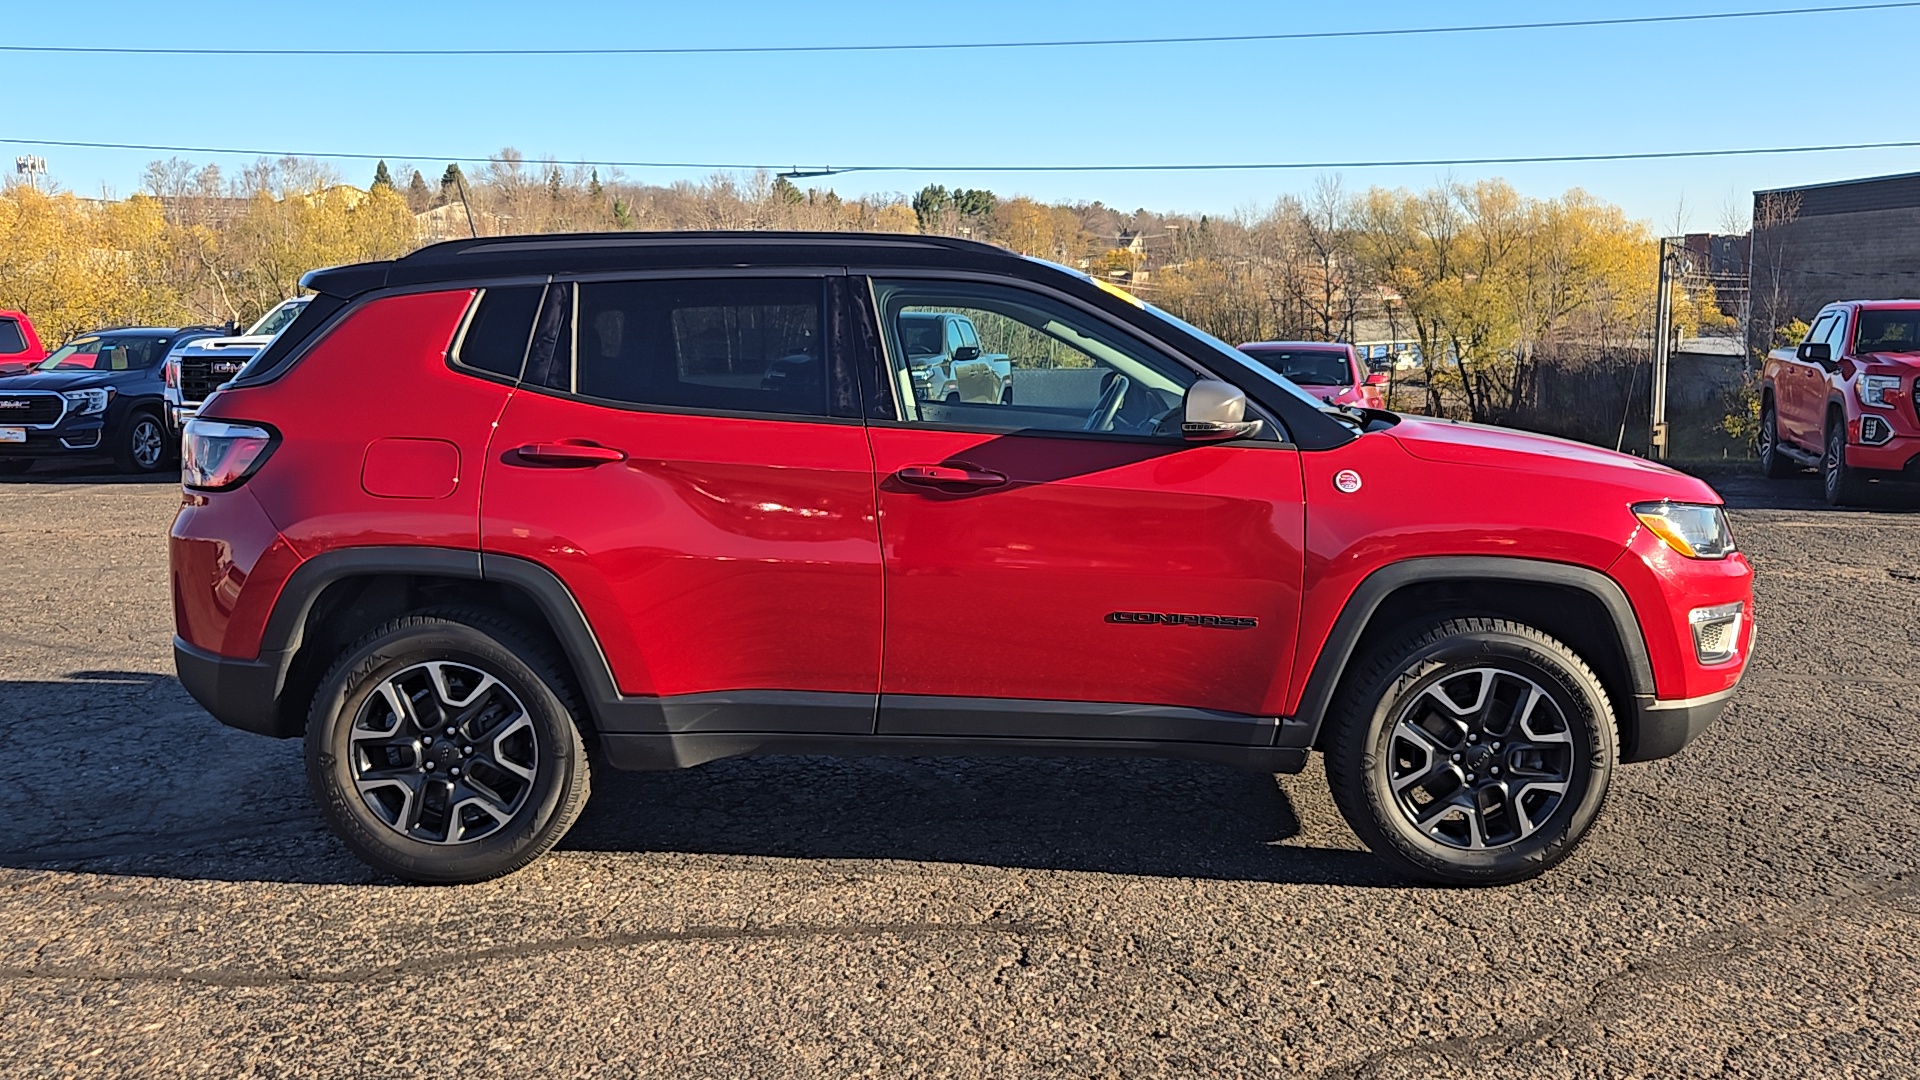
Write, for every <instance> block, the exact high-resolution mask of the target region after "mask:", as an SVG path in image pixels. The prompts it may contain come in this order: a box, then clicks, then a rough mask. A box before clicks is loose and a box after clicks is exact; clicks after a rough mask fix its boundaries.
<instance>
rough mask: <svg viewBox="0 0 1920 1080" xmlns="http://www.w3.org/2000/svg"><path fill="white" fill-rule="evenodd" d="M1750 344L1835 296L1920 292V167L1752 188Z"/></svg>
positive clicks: (1763, 343) (1760, 343)
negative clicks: (1863, 176)
mask: <svg viewBox="0 0 1920 1080" xmlns="http://www.w3.org/2000/svg"><path fill="white" fill-rule="evenodd" d="M1749 275H1750V278H1749V280H1750V283H1751V288H1750V291H1749V296H1750V303H1751V304H1752V317H1751V320H1750V326H1751V332H1750V334H1749V337H1748V341H1749V343H1750V344H1751V345H1752V346H1753V347H1755V348H1762V349H1763V348H1766V347H1767V345H1768V344H1769V342H1770V339H1771V338H1772V336H1773V335H1774V334H1776V333H1777V332H1778V331H1779V329H1780V328H1781V327H1784V326H1786V325H1788V324H1789V323H1791V322H1793V321H1794V320H1796V319H1799V320H1802V321H1810V320H1812V318H1813V316H1814V315H1815V314H1817V313H1818V312H1819V310H1820V308H1821V307H1822V306H1824V305H1826V304H1828V303H1831V302H1833V301H1835V300H1852V299H1897V298H1904V297H1920V173H1906V174H1903V175H1900V176H1876V177H1870V178H1868V179H1865V180H1841V181H1837V182H1835V183H1831V184H1812V185H1808V186H1806V187H1794V188H1779V189H1777V190H1774V191H1756V192H1754V193H1753V248H1752V258H1751V262H1750V264H1749Z"/></svg>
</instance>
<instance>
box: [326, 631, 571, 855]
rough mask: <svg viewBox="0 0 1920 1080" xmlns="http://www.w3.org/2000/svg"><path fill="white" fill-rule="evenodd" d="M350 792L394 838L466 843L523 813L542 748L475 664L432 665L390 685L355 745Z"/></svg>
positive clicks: (357, 731) (363, 721)
mask: <svg viewBox="0 0 1920 1080" xmlns="http://www.w3.org/2000/svg"><path fill="white" fill-rule="evenodd" d="M348 743H349V747H350V751H349V752H350V754H351V761H350V769H351V771H352V776H353V783H354V786H355V788H357V789H358V791H359V793H360V797H361V799H362V800H364V801H365V803H366V805H367V807H368V809H370V810H372V811H373V813H374V815H375V816H376V817H378V818H379V819H380V821H382V822H383V823H385V824H386V826H387V827H388V828H389V829H392V830H393V831H395V832H397V833H399V834H401V835H402V836H405V837H407V838H408V839H411V840H417V841H420V842H423V843H428V844H441V845H450V844H466V843H472V842H474V841H477V840H481V839H484V838H486V837H488V836H491V835H493V834H494V833H496V832H498V831H499V830H500V829H502V828H504V827H505V826H506V825H507V824H508V823H509V822H511V821H512V820H513V817H514V815H515V814H516V813H518V812H519V811H520V809H521V807H523V806H524V805H526V802H527V798H528V796H529V795H530V794H531V793H532V791H533V788H534V779H535V776H536V775H537V774H538V772H539V768H540V746H539V742H538V740H537V739H536V738H535V737H534V728H533V722H532V720H531V718H529V716H528V715H527V710H526V707H525V706H524V705H523V704H522V703H521V701H520V699H519V698H518V697H517V696H515V695H514V693H513V691H512V690H510V689H508V687H507V685H506V684H505V683H503V682H501V681H500V680H499V679H497V678H495V677H494V676H492V675H490V674H488V673H487V672H485V671H482V670H480V669H479V668H477V667H474V666H472V665H470V664H462V663H454V662H451V661H438V660H436V661H429V662H427V663H422V664H415V665H413V666H412V667H408V668H405V669H403V670H401V671H399V672H398V673H396V674H394V675H391V676H389V677H388V678H386V679H385V680H384V681H382V682H381V683H380V684H379V685H378V686H376V687H375V688H374V690H373V692H372V693H371V694H369V695H368V696H367V698H366V701H365V703H364V704H362V705H361V707H360V710H359V713H358V715H356V716H355V718H354V722H353V729H352V731H351V733H350V734H349V737H348Z"/></svg>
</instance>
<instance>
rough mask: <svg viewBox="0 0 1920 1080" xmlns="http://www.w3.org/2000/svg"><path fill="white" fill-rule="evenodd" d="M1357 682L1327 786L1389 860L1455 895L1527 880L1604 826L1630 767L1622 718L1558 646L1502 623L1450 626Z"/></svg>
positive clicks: (1396, 647)
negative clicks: (1603, 811)
mask: <svg viewBox="0 0 1920 1080" xmlns="http://www.w3.org/2000/svg"><path fill="white" fill-rule="evenodd" d="M1356 670H1357V672H1358V674H1357V676H1356V677H1355V678H1354V679H1353V680H1352V681H1350V682H1349V683H1348V684H1347V691H1348V693H1347V696H1346V698H1345V700H1344V702H1343V705H1342V707H1341V708H1340V710H1339V712H1338V715H1337V717H1336V723H1335V727H1334V729H1333V732H1332V735H1331V739H1330V741H1329V743H1328V745H1327V746H1326V769H1327V782H1328V784H1329V786H1330V787H1331V788H1332V792H1333V798H1334V802H1335V803H1336V804H1337V805H1338V806H1339V807H1340V812H1341V813H1342V814H1343V815H1344V816H1345V817H1346V819H1347V822H1348V824H1349V825H1351V826H1352V827H1353V830H1354V832H1355V833H1356V834H1358V835H1359V837H1360V839H1362V840H1363V841H1365V842H1366V844H1367V846H1368V847H1369V848H1371V849H1372V850H1373V852H1374V853H1375V854H1376V855H1379V856H1380V857H1381V858H1383V859H1385V860H1386V861H1387V862H1389V863H1391V864H1393V865H1395V866H1397V867H1399V868H1400V869H1402V870H1405V871H1407V872H1409V873H1412V874H1414V875H1416V876H1419V877H1422V878H1426V879H1428V880H1431V881H1437V882H1443V883H1447V884H1456V885H1501V884H1507V883H1510V882H1515V881H1524V880H1526V879H1527V878H1531V877H1534V876H1536V875H1538V874H1540V873H1542V872H1544V871H1546V870H1547V869H1549V868H1550V867H1552V866H1554V865H1555V864H1557V863H1558V862H1560V860H1562V859H1564V858H1566V857H1567V855H1568V854H1569V853H1571V852H1572V851H1573V849H1574V847H1575V846H1577V845H1578V844H1579V842H1580V840H1581V838H1582V837H1584V836H1585V835H1586V832H1587V829H1588V828H1589V827H1590V826H1591V825H1592V824H1593V822H1594V819H1595V818H1596V817H1598V816H1599V813H1600V807H1601V805H1602V804H1603V803H1604V802H1605V801H1606V795H1607V785H1608V783H1609V782H1610V780H1611V779H1612V776H1613V767H1614V765H1615V763H1616V762H1617V761H1618V760H1619V756H1620V751H1619V737H1618V734H1617V732H1616V731H1615V728H1614V717H1613V710H1612V708H1611V706H1610V705H1609V704H1608V701H1607V696H1606V691H1605V690H1604V689H1603V688H1602V687H1601V685H1600V680H1599V679H1598V678H1597V677H1596V676H1595V675H1594V673H1593V671H1592V669H1591V668H1589V667H1588V666H1587V665H1586V664H1585V663H1584V662H1583V661H1582V660H1581V659H1580V658H1579V657H1578V656H1576V655H1574V653H1573V652H1572V650H1570V649H1568V648H1567V647H1566V646H1565V645H1563V644H1561V643H1560V642H1559V641H1557V640H1555V639H1553V638H1551V637H1549V636H1547V635H1546V634H1543V633H1541V632H1540V631H1538V630H1536V629H1534V628H1532V627H1530V626H1524V625H1521V624H1519V623H1514V622H1509V621H1507V620H1504V619H1486V618H1461V619H1450V620H1447V621H1445V622H1440V623H1436V624H1434V625H1433V626H1430V627H1429V628H1427V629H1426V630H1424V631H1422V632H1420V633H1417V634H1415V635H1413V636H1412V637H1408V638H1402V639H1400V640H1399V641H1397V642H1389V643H1388V644H1387V645H1386V646H1384V647H1382V648H1379V649H1376V650H1374V652H1373V653H1372V654H1370V655H1369V656H1368V658H1367V659H1365V660H1363V661H1362V662H1361V665H1360V667H1359V668H1358V669H1356Z"/></svg>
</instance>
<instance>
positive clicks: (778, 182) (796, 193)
mask: <svg viewBox="0 0 1920 1080" xmlns="http://www.w3.org/2000/svg"><path fill="white" fill-rule="evenodd" d="M773 197H774V198H776V199H779V200H780V201H781V202H783V203H786V204H787V205H788V206H794V205H797V204H799V203H803V202H806V201H807V196H806V194H805V193H804V192H802V191H801V190H800V189H799V188H798V187H796V186H794V183H793V181H791V180H789V179H787V178H786V177H784V176H776V177H774V178H773Z"/></svg>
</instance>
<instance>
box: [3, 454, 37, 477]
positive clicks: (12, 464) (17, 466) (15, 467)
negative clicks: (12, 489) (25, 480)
mask: <svg viewBox="0 0 1920 1080" xmlns="http://www.w3.org/2000/svg"><path fill="white" fill-rule="evenodd" d="M34 461H35V459H34V458H5V459H0V476H19V475H21V474H22V473H25V472H26V471H27V470H28V469H31V468H33V463H34Z"/></svg>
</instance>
